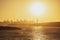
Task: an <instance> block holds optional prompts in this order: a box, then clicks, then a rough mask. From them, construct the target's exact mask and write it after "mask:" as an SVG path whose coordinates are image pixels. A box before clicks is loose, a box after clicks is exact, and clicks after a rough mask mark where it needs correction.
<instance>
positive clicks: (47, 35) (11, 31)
mask: <svg viewBox="0 0 60 40" xmlns="http://www.w3.org/2000/svg"><path fill="white" fill-rule="evenodd" d="M37 29H38V28H37ZM37 29H34V30H32V29H30V28H25V29H24V30H23V28H16V27H0V40H60V28H59V27H55V28H54V27H47V28H46V27H45V28H42V29H41V28H39V29H38V30H37Z"/></svg>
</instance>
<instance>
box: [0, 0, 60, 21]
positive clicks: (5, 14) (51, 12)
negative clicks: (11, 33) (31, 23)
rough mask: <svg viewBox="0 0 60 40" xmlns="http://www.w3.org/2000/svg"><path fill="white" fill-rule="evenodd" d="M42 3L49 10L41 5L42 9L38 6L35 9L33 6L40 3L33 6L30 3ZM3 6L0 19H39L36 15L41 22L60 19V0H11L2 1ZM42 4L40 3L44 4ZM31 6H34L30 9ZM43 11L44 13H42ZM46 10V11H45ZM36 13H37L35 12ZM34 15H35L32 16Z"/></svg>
mask: <svg viewBox="0 0 60 40" xmlns="http://www.w3.org/2000/svg"><path fill="white" fill-rule="evenodd" d="M35 2H37V3H42V4H44V5H46V8H47V10H42V8H44V7H45V6H44V7H43V6H41V10H40V9H39V8H38V11H37V10H35V9H34V10H35V11H34V10H33V7H34V6H36V5H39V4H36V5H34V6H33V7H31V6H30V5H31V4H32V3H35ZM0 3H1V7H0V9H1V10H0V21H2V20H14V19H15V20H16V19H18V20H20V19H26V20H29V19H32V20H37V19H35V18H34V16H35V17H36V16H38V20H40V22H53V21H54V22H55V21H60V13H59V12H60V11H59V5H60V2H59V1H58V0H36V1H35V0H23V1H22V0H19V1H18V0H14V1H12V0H10V1H5V0H4V1H3V0H2V1H1V2H0ZM42 4H40V5H42ZM29 8H32V9H31V11H33V14H32V12H31V11H30V9H29ZM39 10H40V11H41V12H43V13H41V12H40V11H39ZM44 11H45V12H44ZM35 13H36V14H35ZM31 15H34V16H31Z"/></svg>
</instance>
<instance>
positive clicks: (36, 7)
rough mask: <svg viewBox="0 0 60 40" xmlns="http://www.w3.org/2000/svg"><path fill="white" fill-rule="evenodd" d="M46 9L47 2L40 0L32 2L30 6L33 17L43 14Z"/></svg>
mask: <svg viewBox="0 0 60 40" xmlns="http://www.w3.org/2000/svg"><path fill="white" fill-rule="evenodd" d="M45 10H46V7H45V4H44V3H40V2H35V3H32V5H31V7H30V11H31V15H32V16H33V17H39V16H42V15H43V14H44V12H45Z"/></svg>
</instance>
